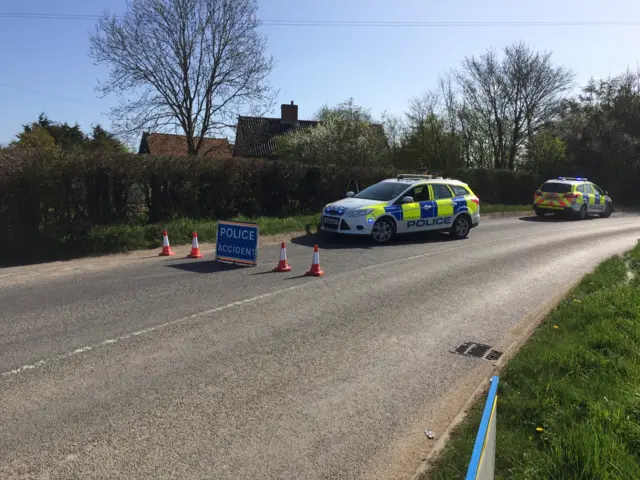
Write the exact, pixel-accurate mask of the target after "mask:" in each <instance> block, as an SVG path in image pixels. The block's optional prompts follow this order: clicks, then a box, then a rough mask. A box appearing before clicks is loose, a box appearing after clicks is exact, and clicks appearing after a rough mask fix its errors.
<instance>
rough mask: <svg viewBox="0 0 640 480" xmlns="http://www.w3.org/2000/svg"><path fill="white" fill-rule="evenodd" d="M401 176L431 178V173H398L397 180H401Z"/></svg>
mask: <svg viewBox="0 0 640 480" xmlns="http://www.w3.org/2000/svg"><path fill="white" fill-rule="evenodd" d="M403 178H426V179H431V178H433V175H417V174H415V173H399V174H398V180H402V179H403Z"/></svg>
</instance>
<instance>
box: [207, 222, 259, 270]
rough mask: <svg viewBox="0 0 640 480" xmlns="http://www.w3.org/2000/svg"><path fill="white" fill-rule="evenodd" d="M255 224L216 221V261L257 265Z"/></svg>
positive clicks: (256, 232)
mask: <svg viewBox="0 0 640 480" xmlns="http://www.w3.org/2000/svg"><path fill="white" fill-rule="evenodd" d="M259 229H260V226H259V225H258V224H257V223H244V222H229V221H226V220H219V221H218V232H217V235H216V260H218V261H221V262H231V263H241V264H243V265H256V264H257V263H258V231H259Z"/></svg>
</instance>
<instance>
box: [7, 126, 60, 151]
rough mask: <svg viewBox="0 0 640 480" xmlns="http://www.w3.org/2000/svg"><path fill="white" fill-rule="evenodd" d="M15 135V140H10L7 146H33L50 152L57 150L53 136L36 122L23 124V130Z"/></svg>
mask: <svg viewBox="0 0 640 480" xmlns="http://www.w3.org/2000/svg"><path fill="white" fill-rule="evenodd" d="M16 137H17V140H15V141H13V142H11V143H10V144H9V147H14V148H15V147H18V148H19V147H23V148H34V149H37V150H42V151H45V152H50V153H53V152H56V151H58V150H59V147H58V146H57V145H56V140H55V138H53V136H52V135H51V133H49V131H48V130H47V128H46V127H43V126H42V125H40V124H39V123H36V122H34V123H32V124H31V125H25V126H24V130H23V131H22V132H20V133H19V134H18V135H16Z"/></svg>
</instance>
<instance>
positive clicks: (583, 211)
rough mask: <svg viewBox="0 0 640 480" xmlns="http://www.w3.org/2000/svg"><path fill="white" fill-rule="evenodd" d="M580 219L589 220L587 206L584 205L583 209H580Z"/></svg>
mask: <svg viewBox="0 0 640 480" xmlns="http://www.w3.org/2000/svg"><path fill="white" fill-rule="evenodd" d="M578 215H579V216H578V218H579V219H580V220H586V219H587V206H586V205H582V208H580V213H579V214H578Z"/></svg>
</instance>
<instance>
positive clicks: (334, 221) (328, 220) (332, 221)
mask: <svg viewBox="0 0 640 480" xmlns="http://www.w3.org/2000/svg"><path fill="white" fill-rule="evenodd" d="M324 223H325V225H338V223H340V220H338V219H337V218H325V219H324Z"/></svg>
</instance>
